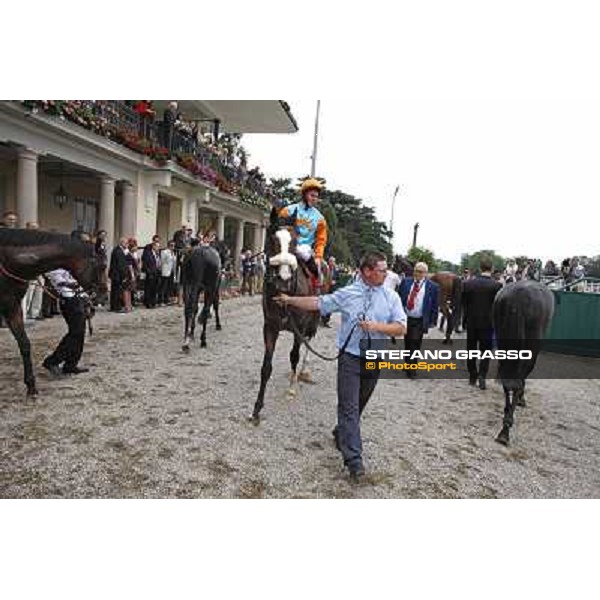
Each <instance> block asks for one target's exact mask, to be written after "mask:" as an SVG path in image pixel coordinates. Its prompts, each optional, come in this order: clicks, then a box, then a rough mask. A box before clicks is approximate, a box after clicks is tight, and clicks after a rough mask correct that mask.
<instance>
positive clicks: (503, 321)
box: [493, 281, 554, 446]
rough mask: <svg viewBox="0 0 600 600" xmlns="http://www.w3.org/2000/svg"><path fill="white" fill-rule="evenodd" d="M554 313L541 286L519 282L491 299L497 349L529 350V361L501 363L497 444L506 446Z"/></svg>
mask: <svg viewBox="0 0 600 600" xmlns="http://www.w3.org/2000/svg"><path fill="white" fill-rule="evenodd" d="M553 313H554V296H553V294H552V292H551V291H550V290H549V289H548V288H547V287H546V286H545V285H544V284H542V283H539V282H537V281H518V282H516V283H513V284H511V285H507V286H505V287H504V288H502V289H501V290H500V291H499V292H498V294H497V296H496V299H495V300H494V306H493V315H494V328H495V330H496V337H497V340H498V349H499V350H530V351H531V356H532V357H531V359H518V360H501V361H499V365H498V379H500V381H501V382H502V386H503V388H504V396H505V407H504V420H503V425H502V430H501V431H500V433H499V434H498V436H497V437H496V441H498V442H500V443H501V444H504V445H505V446H507V445H508V442H509V432H510V428H511V427H512V424H513V420H514V412H515V407H516V406H517V405H519V406H525V380H526V379H527V376H528V375H529V374H530V373H531V372H532V371H533V368H534V367H535V363H536V360H537V357H538V354H539V352H540V349H541V345H542V338H543V336H544V333H545V332H546V329H547V328H548V326H549V325H550V321H551V319H552V314H553Z"/></svg>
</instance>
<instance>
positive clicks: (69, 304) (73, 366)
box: [42, 269, 89, 375]
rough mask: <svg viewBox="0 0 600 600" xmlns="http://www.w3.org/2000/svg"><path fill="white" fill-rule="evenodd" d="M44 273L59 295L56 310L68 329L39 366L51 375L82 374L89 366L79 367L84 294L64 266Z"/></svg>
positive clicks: (83, 319) (82, 343)
mask: <svg viewBox="0 0 600 600" xmlns="http://www.w3.org/2000/svg"><path fill="white" fill-rule="evenodd" d="M46 275H47V277H48V279H49V280H50V282H51V284H52V287H53V288H54V289H55V290H56V292H57V293H58V294H59V296H60V310H61V313H62V315H63V317H64V319H65V321H66V323H67V326H68V328H69V329H68V332H67V334H66V335H65V336H64V337H63V338H62V340H61V341H60V343H59V344H58V346H57V348H56V350H54V352H53V353H52V354H50V355H49V356H47V357H46V358H45V359H44V362H43V363H42V366H43V367H44V368H45V369H47V370H48V371H49V372H50V373H52V374H53V375H61V373H62V374H65V375H67V374H69V375H78V374H80V373H86V372H87V371H89V369H87V368H85V367H80V366H79V360H80V359H81V354H82V353H83V345H84V342H85V321H86V316H85V294H84V292H83V290H82V289H81V287H80V285H79V283H78V282H77V280H76V279H74V278H73V276H72V275H71V274H70V273H69V271H67V270H65V269H56V270H54V271H50V272H49V273H47V274H46ZM61 364H62V365H63V367H62V371H61V369H60V365H61Z"/></svg>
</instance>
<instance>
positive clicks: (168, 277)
mask: <svg viewBox="0 0 600 600" xmlns="http://www.w3.org/2000/svg"><path fill="white" fill-rule="evenodd" d="M175 262H176V257H175V242H174V241H170V242H169V244H168V246H167V248H163V250H161V252H160V275H161V277H160V287H159V289H158V304H159V305H160V306H167V304H169V303H170V301H171V296H172V295H173V287H174V277H173V276H174V275H175Z"/></svg>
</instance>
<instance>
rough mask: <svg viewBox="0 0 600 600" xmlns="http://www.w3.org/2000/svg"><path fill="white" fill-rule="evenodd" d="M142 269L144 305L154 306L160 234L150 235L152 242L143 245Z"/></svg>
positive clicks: (156, 295)
mask: <svg viewBox="0 0 600 600" xmlns="http://www.w3.org/2000/svg"><path fill="white" fill-rule="evenodd" d="M142 271H143V272H144V273H145V275H146V278H145V280H144V306H145V307H146V308H156V303H157V301H158V282H159V280H160V236H158V235H155V236H153V237H152V243H150V244H147V245H146V246H145V247H144V252H143V253H142Z"/></svg>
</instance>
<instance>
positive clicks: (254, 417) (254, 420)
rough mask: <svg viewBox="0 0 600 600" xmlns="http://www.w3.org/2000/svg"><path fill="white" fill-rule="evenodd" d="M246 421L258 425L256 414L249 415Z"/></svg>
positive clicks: (258, 419)
mask: <svg viewBox="0 0 600 600" xmlns="http://www.w3.org/2000/svg"><path fill="white" fill-rule="evenodd" d="M248 421H250V423H252V425H255V426H256V425H260V417H259V416H258V415H254V414H252V415H250V416H249V417H248Z"/></svg>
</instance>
